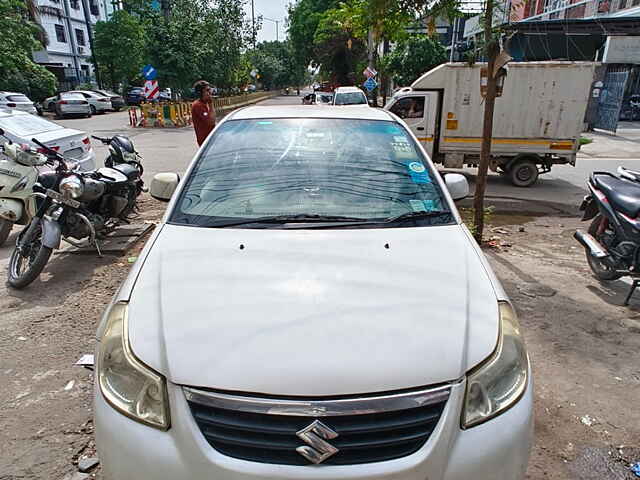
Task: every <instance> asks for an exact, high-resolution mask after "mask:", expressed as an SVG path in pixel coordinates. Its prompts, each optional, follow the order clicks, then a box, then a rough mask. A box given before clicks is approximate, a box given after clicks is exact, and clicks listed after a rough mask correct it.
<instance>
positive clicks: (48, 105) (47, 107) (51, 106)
mask: <svg viewBox="0 0 640 480" xmlns="http://www.w3.org/2000/svg"><path fill="white" fill-rule="evenodd" d="M56 100H58V95H54V96H53V97H48V98H45V99H44V100H43V101H42V102H40V105H41V108H42V111H43V112H55V111H56Z"/></svg>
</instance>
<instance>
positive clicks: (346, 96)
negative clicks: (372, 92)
mask: <svg viewBox="0 0 640 480" xmlns="http://www.w3.org/2000/svg"><path fill="white" fill-rule="evenodd" d="M366 103H367V99H366V97H365V96H364V93H362V92H348V93H336V102H335V104H336V105H362V104H366Z"/></svg>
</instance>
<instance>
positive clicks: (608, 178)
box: [574, 167, 640, 305]
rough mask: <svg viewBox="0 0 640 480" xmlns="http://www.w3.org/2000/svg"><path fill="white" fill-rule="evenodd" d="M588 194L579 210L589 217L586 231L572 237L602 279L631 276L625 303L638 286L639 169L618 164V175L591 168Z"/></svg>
mask: <svg viewBox="0 0 640 480" xmlns="http://www.w3.org/2000/svg"><path fill="white" fill-rule="evenodd" d="M587 185H588V187H589V191H590V194H589V195H587V196H586V197H584V200H583V201H582V204H581V205H580V210H581V211H583V212H584V214H583V217H582V220H583V221H587V220H591V225H590V226H589V228H588V230H587V232H583V231H582V230H577V231H576V232H575V234H574V238H575V239H576V240H577V241H578V242H579V243H580V244H581V245H582V246H583V247H584V248H585V254H586V257H587V263H588V264H589V267H590V268H591V271H592V272H593V274H594V275H595V276H596V278H598V280H601V281H612V280H617V279H619V278H621V277H624V276H630V277H631V278H632V280H633V283H632V286H631V289H630V291H629V293H628V295H627V297H626V299H625V302H624V304H625V305H629V301H630V300H631V297H632V296H633V293H634V292H635V290H636V288H637V287H638V286H640V218H639V217H640V172H636V171H633V170H628V169H625V168H623V167H619V168H618V175H614V174H612V173H609V172H593V173H592V174H591V177H590V178H589V182H588V184H587Z"/></svg>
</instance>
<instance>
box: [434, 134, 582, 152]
mask: <svg viewBox="0 0 640 480" xmlns="http://www.w3.org/2000/svg"><path fill="white" fill-rule="evenodd" d="M444 141H445V142H448V143H480V142H481V141H482V139H481V138H479V137H444ZM491 143H497V144H513V145H517V144H520V145H549V148H551V149H554V150H571V149H572V148H573V145H574V143H573V140H561V141H552V140H543V139H529V140H525V139H523V138H494V139H493V140H491Z"/></svg>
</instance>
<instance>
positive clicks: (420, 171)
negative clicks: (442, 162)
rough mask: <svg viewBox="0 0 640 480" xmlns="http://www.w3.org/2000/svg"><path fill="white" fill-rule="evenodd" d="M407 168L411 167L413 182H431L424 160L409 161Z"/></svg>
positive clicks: (410, 172)
mask: <svg viewBox="0 0 640 480" xmlns="http://www.w3.org/2000/svg"><path fill="white" fill-rule="evenodd" d="M407 168H408V169H409V175H410V176H411V180H412V181H413V183H431V178H429V173H428V172H427V168H426V167H425V166H424V164H423V163H422V162H409V163H408V164H407Z"/></svg>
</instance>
